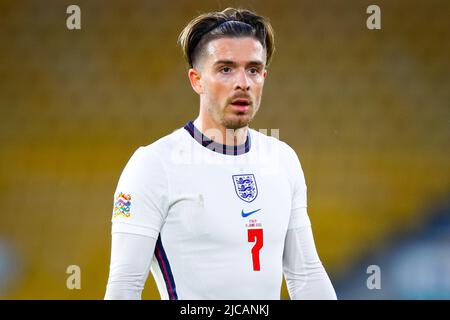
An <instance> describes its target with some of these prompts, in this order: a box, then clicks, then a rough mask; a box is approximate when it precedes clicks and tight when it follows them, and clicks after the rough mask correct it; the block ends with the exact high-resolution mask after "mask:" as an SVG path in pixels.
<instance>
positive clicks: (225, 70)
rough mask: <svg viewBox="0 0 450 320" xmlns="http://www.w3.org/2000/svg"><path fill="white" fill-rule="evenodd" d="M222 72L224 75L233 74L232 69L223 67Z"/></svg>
mask: <svg viewBox="0 0 450 320" xmlns="http://www.w3.org/2000/svg"><path fill="white" fill-rule="evenodd" d="M220 72H222V73H230V72H231V68H230V67H223V68H222V69H220Z"/></svg>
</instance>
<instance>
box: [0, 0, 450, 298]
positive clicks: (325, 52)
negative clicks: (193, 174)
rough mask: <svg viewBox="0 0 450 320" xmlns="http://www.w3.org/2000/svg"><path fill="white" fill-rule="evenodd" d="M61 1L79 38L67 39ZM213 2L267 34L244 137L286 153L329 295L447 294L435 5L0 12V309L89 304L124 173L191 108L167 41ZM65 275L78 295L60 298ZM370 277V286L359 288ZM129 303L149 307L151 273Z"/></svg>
mask: <svg viewBox="0 0 450 320" xmlns="http://www.w3.org/2000/svg"><path fill="white" fill-rule="evenodd" d="M70 4H77V5H79V6H80V7H81V21H82V29H81V30H78V31H69V30H68V29H67V28H66V18H67V16H68V15H67V14H66V8H67V6H69V5H70ZM370 4H377V5H379V6H380V7H381V11H382V29H381V30H379V31H370V30H368V29H367V28H366V19H367V17H368V15H367V14H366V8H367V6H369V5H370ZM227 6H236V7H246V8H250V9H253V10H256V11H257V12H258V13H260V14H262V15H265V16H268V17H269V18H270V20H271V22H272V24H273V26H274V28H275V31H276V47H277V51H276V53H275V56H274V60H273V63H272V65H271V66H270V68H269V76H268V78H267V81H266V86H265V93H264V97H263V101H262V106H261V109H260V112H259V114H258V116H257V117H256V120H255V121H254V122H253V125H252V127H253V128H255V129H260V128H279V129H280V138H281V139H282V140H284V141H286V142H288V143H289V144H290V145H291V146H292V147H293V148H294V149H295V150H296V151H297V153H298V154H299V156H300V158H301V161H302V165H303V168H304V171H305V175H306V179H307V184H308V197H309V214H310V217H311V220H312V223H313V230H314V234H315V238H316V244H317V247H318V251H319V254H320V256H321V259H322V262H323V263H324V265H325V267H326V269H327V271H328V273H329V275H330V277H331V279H332V281H333V283H334V285H335V287H336V290H337V293H338V297H340V298H346V299H409V298H413V299H415V298H444V299H449V298H450V161H449V160H450V149H449V142H450V141H449V138H450V108H449V101H450V75H449V71H450V68H449V61H450V60H449V58H448V52H449V51H450V47H449V44H450V42H449V35H450V22H449V19H448V13H449V12H450V2H448V1H444V0H443V1H437V0H432V1H418V0H413V1H405V0H402V1H337V0H335V1H287V0H281V1H188V0H184V1H170V2H163V1H116V0H114V1H85V0H79V1H56V0H54V1H45V2H44V1H37V0H36V1H12V0H5V1H1V2H0V39H1V41H0V108H1V117H0V124H1V126H0V141H1V142H0V143H1V148H0V191H1V192H0V201H1V205H2V208H3V209H2V210H1V213H0V215H1V219H0V298H3V299H102V298H103V295H104V292H105V286H106V282H107V277H108V272H109V254H110V217H111V213H112V203H113V192H114V189H115V186H116V183H117V180H118V177H119V174H120V172H121V170H122V168H123V166H124V165H125V163H126V162H127V160H128V159H129V157H130V156H131V154H132V152H134V150H135V149H136V148H137V147H138V146H141V145H147V144H149V143H151V142H152V141H154V140H156V139H158V138H159V137H161V136H163V135H166V134H169V133H171V132H172V131H173V130H174V129H176V128H178V127H181V126H182V125H184V123H185V122H186V121H187V120H189V119H193V118H194V117H195V116H196V114H197V111H198V100H197V97H196V96H195V94H194V93H193V91H192V90H191V88H190V86H189V83H188V79H187V76H186V70H187V69H186V66H185V64H184V61H183V59H182V54H181V50H180V48H179V47H177V44H176V40H177V36H178V34H179V32H180V31H181V29H182V28H183V27H184V25H185V24H186V23H187V21H188V20H190V19H191V18H193V17H194V16H196V15H197V14H199V13H201V12H205V11H212V10H222V9H224V8H226V7H227ZM69 265H78V266H80V268H81V290H68V289H67V288H66V279H67V277H68V275H67V274H66V268H67V266H69ZM369 265H378V266H379V267H380V268H381V286H382V288H381V290H368V289H367V287H366V279H367V277H368V276H369V275H368V274H367V273H366V270H367V267H368V266H369ZM283 297H284V298H285V299H288V295H287V292H286V289H285V288H284V287H283ZM143 298H144V299H159V294H158V293H157V290H156V287H155V285H154V282H153V279H152V277H151V276H149V278H148V281H147V285H146V289H145V290H144V293H143Z"/></svg>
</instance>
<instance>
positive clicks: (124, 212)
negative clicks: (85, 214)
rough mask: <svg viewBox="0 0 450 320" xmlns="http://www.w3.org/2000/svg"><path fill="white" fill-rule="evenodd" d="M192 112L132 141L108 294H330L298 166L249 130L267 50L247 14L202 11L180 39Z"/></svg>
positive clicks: (267, 36)
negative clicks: (147, 140)
mask: <svg viewBox="0 0 450 320" xmlns="http://www.w3.org/2000/svg"><path fill="white" fill-rule="evenodd" d="M179 42H180V44H181V46H182V48H183V51H184V55H185V57H186V59H187V62H188V63H189V66H190V69H189V73H188V74H189V80H190V83H191V85H192V88H193V89H194V91H195V92H196V93H197V94H198V95H199V97H200V110H199V115H198V117H197V118H196V119H195V121H193V122H191V121H190V122H188V123H187V124H186V126H184V128H180V129H178V130H176V131H174V132H173V133H172V134H170V135H168V136H166V137H163V138H161V139H159V140H158V141H156V142H154V143H152V144H150V145H148V146H146V147H141V148H139V149H138V150H137V151H136V152H135V153H134V155H133V156H132V157H131V159H130V161H129V162H128V164H127V165H126V167H125V169H124V171H123V173H122V175H121V177H120V180H119V183H118V186H117V190H116V193H115V206H114V211H113V218H112V222H113V226H112V248H111V266H110V275H109V281H108V285H107V290H106V295H105V299H140V298H141V291H142V289H143V286H144V283H145V280H146V278H147V276H148V272H149V269H151V271H152V274H153V276H154V278H155V281H156V284H157V286H158V289H159V292H160V295H161V298H163V299H280V289H281V283H282V276H283V273H284V276H285V279H286V283H287V287H288V290H289V294H290V297H291V299H336V294H335V292H334V289H333V287H332V285H331V282H330V280H329V278H328V276H327V274H326V272H325V270H324V268H323V266H322V263H321V262H320V260H319V257H318V255H317V252H316V249H315V245H314V239H313V235H312V231H311V225H310V220H309V218H308V214H307V210H306V184H305V179H304V176H303V172H302V168H301V166H300V162H299V160H298V158H297V155H296V154H295V152H294V150H293V149H291V148H290V147H289V146H288V145H287V144H285V143H284V142H281V141H279V140H278V139H275V138H273V137H268V136H266V135H264V134H262V133H259V132H257V131H255V130H253V129H250V128H249V127H248V124H249V123H250V121H251V120H252V119H253V117H254V116H255V114H256V112H257V111H258V108H259V105H260V102H261V96H262V90H263V85H264V80H265V78H266V76H267V70H266V67H267V65H268V63H269V62H270V59H271V56H272V53H273V51H274V36H273V31H272V28H271V26H270V24H269V23H268V22H267V21H266V20H265V19H264V18H263V17H260V16H258V15H256V14H255V13H253V12H251V11H248V10H237V9H233V8H228V9H226V10H224V11H222V12H213V13H207V14H203V15H200V16H199V17H197V18H195V19H194V20H192V21H191V22H190V23H189V24H188V25H187V26H186V28H185V29H184V30H183V32H182V33H181V35H180V38H179Z"/></svg>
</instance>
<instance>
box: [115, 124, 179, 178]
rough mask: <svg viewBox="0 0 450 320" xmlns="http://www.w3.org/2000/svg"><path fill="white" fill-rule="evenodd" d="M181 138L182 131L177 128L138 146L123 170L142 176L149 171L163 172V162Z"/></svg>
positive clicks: (154, 172) (166, 160) (165, 161)
mask: <svg viewBox="0 0 450 320" xmlns="http://www.w3.org/2000/svg"><path fill="white" fill-rule="evenodd" d="M183 138H184V135H183V132H182V131H181V129H177V130H175V131H174V132H172V133H171V134H168V135H166V136H164V137H162V138H160V139H158V140H156V141H154V142H152V143H150V144H148V145H144V146H140V147H138V148H137V149H136V150H135V151H134V153H133V154H132V156H131V157H130V159H129V160H128V163H127V164H126V166H125V169H124V171H126V172H128V173H135V174H136V175H144V176H145V174H146V173H149V172H152V174H156V173H158V174H163V173H164V171H165V169H164V168H165V163H167V162H168V159H169V157H170V156H171V153H172V151H173V150H174V148H175V147H176V145H177V144H179V143H180V141H181V140H182V139H183Z"/></svg>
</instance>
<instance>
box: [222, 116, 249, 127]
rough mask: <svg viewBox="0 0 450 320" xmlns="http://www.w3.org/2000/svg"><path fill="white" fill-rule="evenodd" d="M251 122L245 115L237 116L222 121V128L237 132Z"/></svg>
mask: <svg viewBox="0 0 450 320" xmlns="http://www.w3.org/2000/svg"><path fill="white" fill-rule="evenodd" d="M251 121H252V118H251V117H250V116H247V115H237V116H234V117H232V118H231V119H230V118H229V119H224V121H223V126H224V127H225V128H227V129H233V130H237V129H240V128H243V127H245V126H247V125H248V124H249V123H250V122H251Z"/></svg>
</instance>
